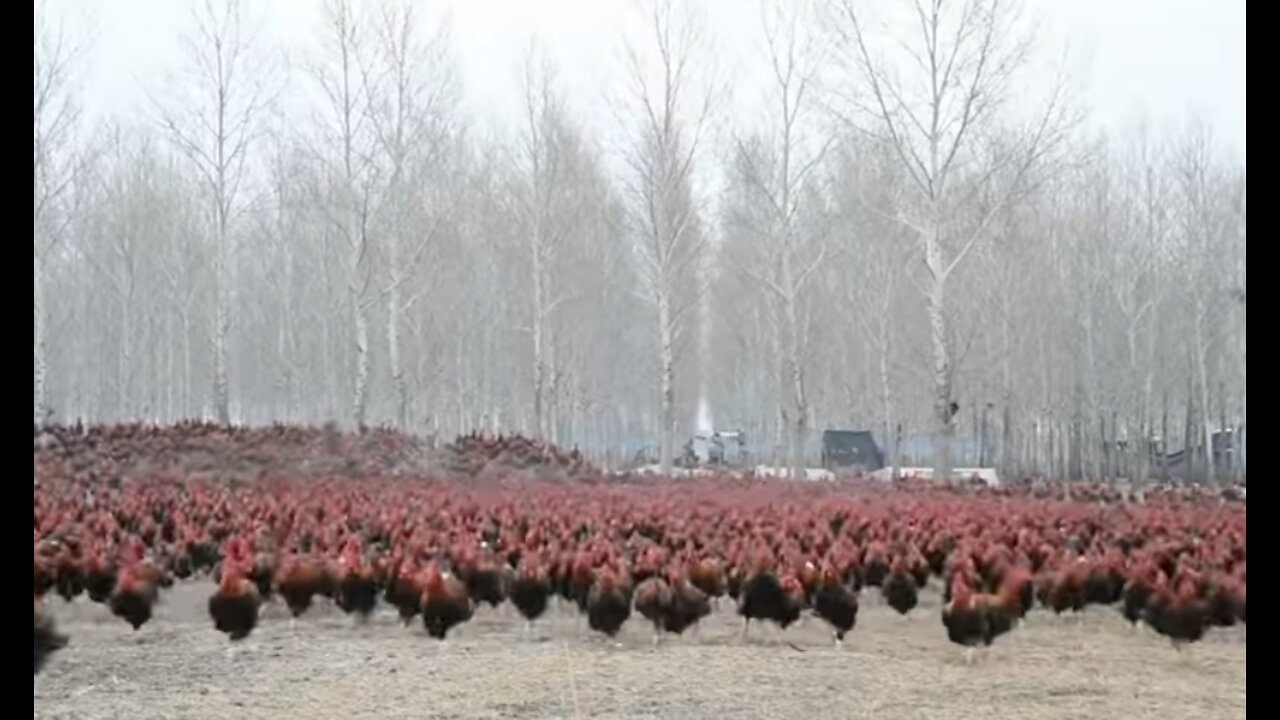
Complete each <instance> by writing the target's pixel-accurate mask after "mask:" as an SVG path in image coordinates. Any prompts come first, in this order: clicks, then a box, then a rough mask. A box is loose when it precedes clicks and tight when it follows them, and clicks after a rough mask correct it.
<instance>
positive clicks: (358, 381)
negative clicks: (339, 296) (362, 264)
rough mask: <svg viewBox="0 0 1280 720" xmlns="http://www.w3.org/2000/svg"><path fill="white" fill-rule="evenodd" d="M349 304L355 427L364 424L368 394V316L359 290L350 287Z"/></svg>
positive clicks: (353, 418)
mask: <svg viewBox="0 0 1280 720" xmlns="http://www.w3.org/2000/svg"><path fill="white" fill-rule="evenodd" d="M351 304H352V306H353V307H352V309H353V310H354V311H355V331H356V337H355V340H356V376H355V393H354V397H353V402H352V420H353V421H354V422H355V424H356V427H357V428H363V427H364V426H365V418H366V413H367V405H368V402H367V401H368V395H369V318H368V316H366V315H365V309H364V303H363V302H362V301H361V297H360V292H359V291H358V290H357V289H356V288H355V287H352V289H351Z"/></svg>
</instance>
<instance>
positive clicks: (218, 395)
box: [213, 222, 231, 425]
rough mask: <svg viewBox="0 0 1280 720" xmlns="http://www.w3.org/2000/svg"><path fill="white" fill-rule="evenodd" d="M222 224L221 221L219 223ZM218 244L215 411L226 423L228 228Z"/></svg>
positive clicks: (228, 415) (228, 410)
mask: <svg viewBox="0 0 1280 720" xmlns="http://www.w3.org/2000/svg"><path fill="white" fill-rule="evenodd" d="M219 224H220V225H221V224H222V223H221V222H220V223H219ZM218 236H219V237H218V240H217V242H218V246H217V247H216V248H214V271H213V274H214V281H213V306H214V312H213V412H214V417H215V419H216V420H217V421H218V422H219V423H222V424H223V425H229V424H230V423H231V397H230V395H231V392H230V383H229V381H228V379H227V335H228V330H229V326H230V324H231V313H230V312H228V308H227V305H228V304H229V303H228V301H227V296H228V295H229V294H230V293H229V292H227V259H226V255H227V249H226V244H227V237H226V231H225V229H220V230H219V232H218Z"/></svg>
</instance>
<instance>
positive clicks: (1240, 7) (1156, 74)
mask: <svg viewBox="0 0 1280 720" xmlns="http://www.w3.org/2000/svg"><path fill="white" fill-rule="evenodd" d="M883 1H887V0H883ZM690 2H691V3H693V4H694V5H695V6H697V7H698V8H699V9H700V10H701V11H702V12H704V13H705V15H706V18H707V20H708V26H709V27H710V28H711V35H712V40H713V42H714V43H715V44H716V46H717V50H718V53H719V55H720V57H721V58H722V60H721V63H720V64H721V65H722V67H723V68H724V69H725V70H726V71H728V72H729V73H730V75H729V82H730V84H731V85H733V86H734V89H735V93H737V95H738V100H737V102H739V103H746V102H747V100H746V99H745V96H749V91H750V90H751V82H750V75H748V74H746V73H747V72H748V71H746V70H743V69H742V68H746V67H748V65H749V63H746V62H744V61H743V58H744V57H747V56H748V54H749V53H750V51H751V46H750V41H749V40H747V38H751V37H754V35H753V33H754V32H756V28H757V27H758V17H759V16H758V15H757V14H756V13H755V12H754V10H753V9H752V7H753V3H754V0H690ZM629 4H630V3H629V2H628V0H422V7H423V10H424V12H425V13H427V14H429V15H432V16H436V17H440V16H443V15H445V14H447V15H449V16H451V18H452V27H453V38H454V52H455V56H456V57H457V59H458V61H459V64H460V68H461V71H462V73H463V79H464V83H463V86H464V92H465V101H466V104H467V106H468V108H469V109H470V110H472V111H474V112H475V113H476V114H477V116H479V117H480V118H481V120H482V121H483V122H485V123H486V124H489V125H490V127H494V125H493V124H494V123H497V128H501V127H502V123H503V122H504V119H506V118H510V117H512V116H513V115H514V113H515V112H516V111H517V108H518V102H519V92H518V78H519V74H518V70H517V68H518V66H519V63H520V60H521V58H522V55H523V51H524V49H525V48H526V47H527V46H528V43H529V40H530V38H531V37H533V36H534V35H537V36H538V37H539V39H540V42H542V43H543V44H544V45H545V46H546V47H548V48H549V49H551V50H552V51H553V54H554V56H555V58H556V60H557V61H558V63H559V65H560V69H561V75H562V78H563V80H564V82H565V83H566V86H567V89H568V92H569V94H570V98H571V102H572V104H573V107H574V108H575V109H577V110H578V111H580V112H583V113H584V114H586V115H587V120H588V122H591V123H592V124H595V123H599V122H607V117H608V116H607V113H605V112H604V110H603V100H602V98H603V94H602V93H603V91H604V88H607V87H609V86H610V84H611V83H610V78H611V77H613V75H612V73H615V72H617V68H618V63H617V61H616V59H617V57H618V54H617V53H618V48H619V47H620V44H619V36H620V33H622V32H624V30H622V28H624V27H625V23H624V19H625V18H626V16H627V6H628V5H629ZM53 5H54V6H55V9H56V11H57V12H58V13H59V14H62V13H71V14H77V13H80V12H82V11H85V10H89V11H91V12H92V13H94V14H96V23H95V24H96V26H97V28H98V32H97V41H96V43H95V45H94V47H93V50H92V67H91V70H90V72H89V73H88V74H87V75H86V77H85V78H84V91H85V96H86V102H87V104H89V106H90V108H91V109H93V110H128V109H129V108H130V107H136V106H137V104H138V103H139V100H140V92H139V90H138V83H139V82H151V81H153V80H155V79H157V78H158V77H160V71H161V69H162V68H165V67H167V66H171V65H173V64H174V63H175V62H176V61H177V60H178V59H179V53H178V46H177V34H178V32H179V30H180V28H181V26H182V24H183V23H184V22H185V21H186V20H187V17H188V15H187V10H186V8H187V2H186V1H184V0H53ZM256 6H257V8H259V9H260V10H261V11H262V12H263V14H264V16H265V20H264V22H265V26H264V28H263V33H264V35H265V36H266V37H269V38H276V39H280V40H283V41H285V42H289V43H296V42H298V41H299V40H301V39H302V38H304V37H305V35H306V34H307V33H308V32H311V31H313V30H314V29H315V27H316V24H317V20H318V16H319V13H318V10H319V8H320V6H321V0H259V2H258V3H257V5H256ZM1244 7H1245V3H1244V0H1030V2H1029V8H1030V9H1031V10H1032V11H1033V12H1036V13H1040V14H1041V16H1042V18H1043V25H1042V27H1043V28H1044V30H1045V31H1046V33H1047V37H1045V38H1043V39H1044V40H1045V41H1046V44H1050V45H1053V44H1055V43H1060V42H1061V41H1062V39H1063V38H1069V40H1070V49H1071V58H1072V68H1071V69H1072V72H1073V76H1074V78H1075V80H1076V83H1077V84H1078V85H1079V86H1080V87H1081V89H1082V95H1083V99H1084V100H1085V102H1087V103H1088V105H1089V107H1090V108H1091V110H1092V117H1091V119H1092V121H1093V122H1095V123H1098V124H1100V125H1103V126H1105V127H1108V128H1111V129H1114V130H1116V131H1121V132H1122V131H1124V130H1125V129H1127V128H1129V127H1132V125H1133V124H1134V121H1135V119H1136V118H1138V117H1139V116H1140V115H1141V114H1142V113H1143V112H1145V113H1146V114H1147V116H1148V117H1149V118H1150V120H1151V121H1152V122H1153V123H1154V124H1156V125H1157V126H1160V125H1164V124H1166V123H1171V122H1177V121H1179V120H1180V119H1181V118H1182V117H1184V116H1185V114H1186V113H1187V112H1188V111H1191V112H1195V113H1198V114H1199V115H1200V116H1201V117H1203V118H1204V119H1205V120H1206V121H1207V122H1208V123H1209V124H1210V125H1211V126H1212V127H1213V129H1214V132H1215V135H1216V137H1217V139H1218V140H1219V141H1220V142H1221V143H1222V144H1223V145H1225V146H1227V147H1229V148H1231V149H1232V150H1233V151H1235V152H1238V153H1243V151H1244V147H1245V89H1244V88H1245V10H1244ZM734 73H740V74H738V75H737V81H736V82H734V77H735V75H734Z"/></svg>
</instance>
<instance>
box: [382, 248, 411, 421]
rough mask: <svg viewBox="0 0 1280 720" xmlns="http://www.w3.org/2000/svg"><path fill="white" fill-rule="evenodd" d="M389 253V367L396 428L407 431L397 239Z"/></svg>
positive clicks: (407, 398) (407, 413)
mask: <svg viewBox="0 0 1280 720" xmlns="http://www.w3.org/2000/svg"><path fill="white" fill-rule="evenodd" d="M387 253H388V257H387V265H388V267H390V268H391V278H390V284H389V287H388V288H387V365H388V366H389V370H390V372H391V384H392V387H393V390H394V392H395V397H396V427H398V428H400V429H401V430H405V429H407V428H408V426H409V384H408V382H407V381H406V380H405V375H404V365H403V364H402V363H401V361H400V315H401V313H402V310H401V307H400V305H401V303H400V282H401V281H402V279H403V278H402V276H401V274H400V273H401V270H400V269H399V268H400V264H399V243H398V242H397V238H395V237H392V238H389V239H388V242H387Z"/></svg>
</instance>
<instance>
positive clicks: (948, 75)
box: [835, 0, 1073, 478]
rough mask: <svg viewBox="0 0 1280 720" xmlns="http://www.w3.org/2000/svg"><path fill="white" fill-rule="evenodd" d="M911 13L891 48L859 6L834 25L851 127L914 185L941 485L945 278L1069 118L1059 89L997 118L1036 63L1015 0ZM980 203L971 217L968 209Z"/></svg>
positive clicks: (948, 439)
mask: <svg viewBox="0 0 1280 720" xmlns="http://www.w3.org/2000/svg"><path fill="white" fill-rule="evenodd" d="M914 5H915V6H914V8H913V10H914V12H913V13H912V14H913V15H914V17H913V18H912V22H913V24H914V25H915V29H914V30H913V31H912V34H911V35H910V36H907V35H905V33H904V34H903V35H900V36H893V37H892V42H888V40H889V38H885V40H886V42H884V43H883V44H881V43H877V42H876V41H877V37H876V36H875V35H873V33H872V32H869V26H868V19H867V16H866V14H865V13H864V12H863V6H862V5H861V4H859V3H857V2H856V0H836V2H835V9H836V23H835V27H836V32H837V33H838V37H839V39H840V41H841V43H842V44H843V46H844V47H845V49H846V50H847V52H848V55H849V57H850V60H851V65H853V66H854V67H856V68H857V69H858V70H860V73H861V77H862V79H863V80H865V86H864V87H863V88H862V89H861V90H862V93H861V94H860V95H858V96H857V97H858V100H857V102H856V103H855V104H854V109H853V111H852V112H851V113H850V115H849V118H850V120H851V121H852V122H853V123H855V124H857V125H858V126H860V127H863V128H865V129H867V130H868V131H870V132H872V133H874V134H875V135H876V136H878V137H881V138H883V139H885V140H887V141H888V142H889V143H890V144H891V146H892V147H893V149H894V150H895V156H896V159H897V161H898V162H899V163H900V164H901V165H902V166H903V168H904V169H905V171H906V173H907V175H908V177H910V179H911V182H912V184H913V186H914V188H915V193H914V195H915V198H914V203H913V205H914V207H913V208H912V209H910V210H907V211H904V212H903V215H902V218H901V221H902V222H903V223H904V224H907V225H908V226H909V227H911V228H912V229H913V230H914V234H915V236H916V242H915V245H916V249H917V252H918V253H919V255H920V257H921V258H922V260H923V265H924V271H925V277H924V281H923V286H922V287H923V290H924V292H923V294H924V298H925V301H926V308H927V312H928V324H929V338H930V345H931V347H932V354H933V368H932V369H933V373H932V374H933V378H932V387H933V414H934V420H935V447H934V466H935V468H934V469H935V473H936V476H937V477H939V478H949V477H950V476H951V467H952V443H953V437H954V434H955V411H956V406H955V403H954V400H953V397H954V391H955V388H954V373H955V367H954V352H955V348H954V347H953V344H954V342H953V337H952V329H951V327H950V320H949V307H948V280H949V279H950V278H951V277H952V275H953V273H954V272H955V270H956V268H957V267H958V266H959V265H960V264H961V263H963V262H964V261H965V259H966V258H967V256H968V255H969V254H970V253H971V252H972V250H973V248H974V246H975V245H976V244H977V243H978V242H979V241H981V240H982V239H983V238H984V237H985V236H986V234H987V229H988V227H989V225H990V224H991V222H992V221H993V220H994V219H996V218H997V217H998V216H999V215H1000V213H1002V212H1004V211H1005V210H1006V209H1007V207H1008V205H1009V202H1010V200H1011V199H1012V198H1013V197H1014V194H1015V193H1017V192H1018V191H1020V190H1021V189H1022V188H1023V186H1024V184H1025V181H1026V180H1027V178H1028V174H1029V173H1031V172H1032V171H1033V170H1036V169H1037V168H1038V167H1039V166H1041V165H1042V163H1043V161H1044V160H1045V159H1046V158H1047V157H1048V156H1049V155H1050V154H1051V153H1052V152H1054V151H1055V150H1057V149H1058V147H1059V145H1060V144H1061V142H1062V140H1063V139H1064V138H1065V135H1066V131H1067V130H1068V128H1069V127H1070V125H1071V121H1072V119H1073V118H1072V116H1071V115H1070V113H1069V112H1068V110H1067V107H1066V103H1065V98H1064V86H1063V84H1062V83H1061V82H1060V81H1059V82H1057V83H1056V84H1054V85H1053V86H1052V87H1051V88H1050V90H1049V94H1048V98H1047V99H1046V100H1045V101H1044V103H1043V107H1042V109H1040V110H1039V111H1038V112H1036V113H1035V115H1034V116H1033V117H1031V119H1030V120H1029V121H1027V122H1025V123H1018V122H1015V121H1014V120H1013V119H1012V118H1011V117H1002V115H1001V112H1002V111H1003V110H1007V109H1008V107H1007V100H1008V99H1009V93H1010V90H1011V88H1012V83H1013V81H1014V80H1015V79H1016V78H1018V77H1019V74H1020V71H1022V70H1024V69H1026V67H1027V65H1028V59H1029V51H1030V35H1029V34H1028V33H1027V32H1026V31H1024V30H1023V29H1022V28H1021V27H1019V25H1018V20H1019V8H1018V6H1017V4H1016V2H1007V1H1005V0H960V1H959V2H946V0H917V1H916V2H915V4H914ZM882 9H883V8H882ZM891 44H892V45H893V46H895V47H897V48H898V49H899V50H900V52H899V53H897V55H896V57H894V56H893V55H891V54H890V53H889V52H888V49H889V47H888V46H889V45H891ZM864 97H865V98H866V100H865V102H863V98H864ZM997 133H1001V134H1002V135H1003V137H999V138H997V137H995V136H996V135H997ZM983 197H985V198H986V201H985V202H984V203H982V209H981V211H980V212H978V213H976V215H977V216H976V217H974V216H973V215H974V213H972V212H971V211H970V210H969V208H971V207H973V206H974V201H975V199H978V198H983Z"/></svg>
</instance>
